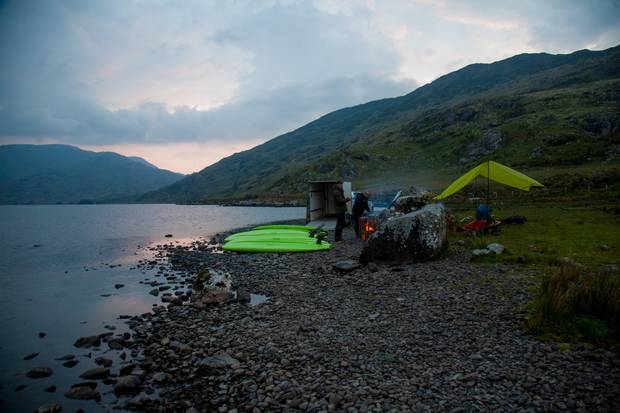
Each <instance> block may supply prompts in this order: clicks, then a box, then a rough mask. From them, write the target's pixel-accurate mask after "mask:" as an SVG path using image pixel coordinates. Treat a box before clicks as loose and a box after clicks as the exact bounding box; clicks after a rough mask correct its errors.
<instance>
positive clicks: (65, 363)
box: [62, 360, 78, 368]
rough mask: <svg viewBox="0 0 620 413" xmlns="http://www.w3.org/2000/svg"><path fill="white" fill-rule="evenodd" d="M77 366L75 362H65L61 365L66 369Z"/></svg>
mask: <svg viewBox="0 0 620 413" xmlns="http://www.w3.org/2000/svg"><path fill="white" fill-rule="evenodd" d="M77 364H78V361H77V360H67V361H65V362H64V363H62V365H63V366H65V367H67V368H72V367H75V366H76V365H77Z"/></svg>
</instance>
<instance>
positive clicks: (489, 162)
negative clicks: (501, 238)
mask: <svg viewBox="0 0 620 413" xmlns="http://www.w3.org/2000/svg"><path fill="white" fill-rule="evenodd" d="M490 202H491V161H490V160H487V224H486V227H485V230H486V231H485V232H488V230H489V220H490V219H491V205H490Z"/></svg>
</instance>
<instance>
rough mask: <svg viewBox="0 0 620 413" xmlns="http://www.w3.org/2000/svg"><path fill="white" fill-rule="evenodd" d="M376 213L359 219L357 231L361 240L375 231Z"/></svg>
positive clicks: (377, 225)
mask: <svg viewBox="0 0 620 413" xmlns="http://www.w3.org/2000/svg"><path fill="white" fill-rule="evenodd" d="M379 222H380V220H379V216H378V215H367V216H363V217H360V219H359V233H360V238H361V239H362V241H366V240H367V239H368V237H369V236H370V234H372V233H373V232H375V231H376V230H377V228H378V227H379Z"/></svg>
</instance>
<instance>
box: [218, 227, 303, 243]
mask: <svg viewBox="0 0 620 413" xmlns="http://www.w3.org/2000/svg"><path fill="white" fill-rule="evenodd" d="M272 238H278V239H308V240H314V239H315V238H313V237H311V236H310V235H309V234H308V232H306V231H297V230H283V229H257V230H252V231H245V232H238V233H236V234H232V235H229V236H228V237H226V239H224V241H225V242H228V241H232V240H236V239H265V240H267V239H272Z"/></svg>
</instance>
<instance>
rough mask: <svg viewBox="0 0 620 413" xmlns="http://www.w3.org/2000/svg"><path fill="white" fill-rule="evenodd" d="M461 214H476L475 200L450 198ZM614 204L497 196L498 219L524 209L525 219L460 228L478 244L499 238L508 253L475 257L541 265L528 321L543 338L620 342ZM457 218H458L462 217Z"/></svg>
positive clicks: (618, 222) (619, 248) (619, 235)
mask: <svg viewBox="0 0 620 413" xmlns="http://www.w3.org/2000/svg"><path fill="white" fill-rule="evenodd" d="M448 206H449V208H450V210H451V212H452V213H453V215H454V216H455V217H456V219H457V220H460V219H461V218H463V217H465V216H468V215H474V213H475V212H474V205H473V204H464V203H460V204H448ZM611 211H616V210H614V209H613V208H609V203H605V202H601V203H598V204H596V205H589V206H571V205H570V203H558V202H537V203H535V204H532V203H527V204H520V203H518V202H516V201H514V200H513V201H504V202H501V201H497V200H495V202H494V209H493V214H494V215H495V216H496V217H498V218H506V217H508V216H512V215H522V216H525V217H526V218H527V222H526V223H525V224H521V225H502V226H500V227H499V230H498V232H497V233H496V234H489V235H477V236H472V235H466V234H464V233H463V232H459V231H454V232H453V233H452V234H451V239H463V240H465V242H466V245H467V246H468V247H469V248H471V249H474V248H484V247H485V246H486V245H488V244H489V243H492V242H498V243H501V244H503V245H504V246H505V247H506V251H505V252H504V253H503V254H501V255H490V256H482V257H478V258H476V259H475V262H477V263H479V265H488V264H491V263H497V262H503V263H511V264H515V265H524V266H527V267H529V268H534V269H536V270H538V271H537V272H538V279H539V282H538V286H537V287H536V288H535V289H534V290H533V291H532V292H533V294H534V300H533V301H532V302H531V303H530V305H529V306H528V307H529V313H530V316H529V319H528V322H527V325H526V326H527V328H529V329H530V330H531V331H532V332H533V333H534V334H536V335H537V336H538V337H539V338H541V339H543V340H552V341H561V342H571V341H582V342H591V343H595V344H604V345H611V346H615V347H617V346H619V345H620V271H619V267H620V215H618V214H617V212H611ZM457 222H458V221H457Z"/></svg>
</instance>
